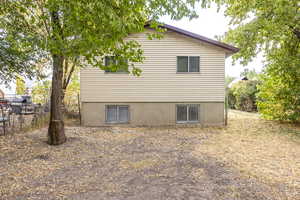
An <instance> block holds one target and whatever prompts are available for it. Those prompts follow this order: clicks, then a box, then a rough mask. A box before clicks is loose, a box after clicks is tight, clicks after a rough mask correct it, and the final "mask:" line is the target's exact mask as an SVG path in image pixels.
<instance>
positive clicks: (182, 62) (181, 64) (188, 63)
mask: <svg viewBox="0 0 300 200" xmlns="http://www.w3.org/2000/svg"><path fill="white" fill-rule="evenodd" d="M199 65H200V57H199V56H177V72H199Z"/></svg>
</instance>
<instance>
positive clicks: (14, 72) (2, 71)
mask: <svg viewBox="0 0 300 200" xmlns="http://www.w3.org/2000/svg"><path fill="white" fill-rule="evenodd" d="M1 25H2V23H0V83H4V84H8V83H9V82H11V80H15V79H17V77H18V76H22V77H27V78H33V77H34V76H35V77H39V76H42V71H41V70H40V69H38V68H35V65H36V64H37V63H38V62H40V56H41V52H38V51H37V50H36V49H34V48H31V47H28V46H26V42H25V40H26V39H25V38H24V37H25V36H23V35H22V36H21V35H17V34H16V33H15V32H10V33H8V32H6V31H5V30H4V29H3V26H1Z"/></svg>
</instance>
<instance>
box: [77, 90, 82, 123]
mask: <svg viewBox="0 0 300 200" xmlns="http://www.w3.org/2000/svg"><path fill="white" fill-rule="evenodd" d="M77 100H78V113H79V124H80V126H81V110H80V96H79V94H77Z"/></svg>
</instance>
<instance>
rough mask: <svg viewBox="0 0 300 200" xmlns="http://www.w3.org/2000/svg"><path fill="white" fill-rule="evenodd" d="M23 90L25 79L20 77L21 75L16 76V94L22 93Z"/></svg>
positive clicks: (23, 92)
mask: <svg viewBox="0 0 300 200" xmlns="http://www.w3.org/2000/svg"><path fill="white" fill-rule="evenodd" d="M25 90H26V88H25V81H24V80H23V79H22V77H20V76H18V77H17V78H16V94H19V95H24V94H25Z"/></svg>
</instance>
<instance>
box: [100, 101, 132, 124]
mask: <svg viewBox="0 0 300 200" xmlns="http://www.w3.org/2000/svg"><path fill="white" fill-rule="evenodd" d="M128 108H129V107H128V106H124V105H120V106H119V105H107V106H106V122H108V123H127V122H128V121H129V109H128Z"/></svg>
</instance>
